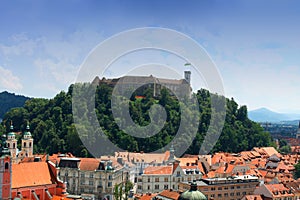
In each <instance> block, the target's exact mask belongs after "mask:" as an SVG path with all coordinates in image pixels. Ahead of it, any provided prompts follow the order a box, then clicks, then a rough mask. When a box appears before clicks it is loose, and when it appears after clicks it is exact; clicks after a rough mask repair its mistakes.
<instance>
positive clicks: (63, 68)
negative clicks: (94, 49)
mask: <svg viewBox="0 0 300 200" xmlns="http://www.w3.org/2000/svg"><path fill="white" fill-rule="evenodd" d="M34 65H35V66H37V67H38V69H39V70H40V75H41V76H42V77H45V78H46V79H47V80H48V81H51V77H52V78H54V80H55V82H54V83H53V84H56V83H61V84H71V83H73V82H74V80H75V78H76V75H77V72H78V68H79V67H78V66H76V65H73V64H71V63H69V62H67V61H65V60H61V61H58V62H55V61H53V60H51V59H45V60H42V59H37V60H35V61H34Z"/></svg>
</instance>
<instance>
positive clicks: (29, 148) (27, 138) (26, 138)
mask: <svg viewBox="0 0 300 200" xmlns="http://www.w3.org/2000/svg"><path fill="white" fill-rule="evenodd" d="M22 153H23V156H25V157H32V156H33V139H32V136H31V133H30V126H29V122H27V126H26V131H25V132H24V134H23V138H22Z"/></svg>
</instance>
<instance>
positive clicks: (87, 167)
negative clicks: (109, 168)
mask: <svg viewBox="0 0 300 200" xmlns="http://www.w3.org/2000/svg"><path fill="white" fill-rule="evenodd" d="M99 162H100V160H98V159H96V158H80V163H79V168H80V170H82V171H95V170H96V169H98V167H99Z"/></svg>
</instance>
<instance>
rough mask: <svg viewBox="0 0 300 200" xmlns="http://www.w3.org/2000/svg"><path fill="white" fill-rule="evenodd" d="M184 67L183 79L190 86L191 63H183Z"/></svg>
mask: <svg viewBox="0 0 300 200" xmlns="http://www.w3.org/2000/svg"><path fill="white" fill-rule="evenodd" d="M184 66H185V67H186V68H187V69H186V70H185V71H184V79H185V80H186V82H188V83H189V84H191V71H190V66H191V63H185V64H184Z"/></svg>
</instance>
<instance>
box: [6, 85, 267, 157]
mask: <svg viewBox="0 0 300 200" xmlns="http://www.w3.org/2000/svg"><path fill="white" fill-rule="evenodd" d="M74 87H75V86H74V85H71V86H70V87H69V89H68V92H64V91H62V92H60V93H59V94H57V95H56V96H55V97H54V98H53V99H41V98H33V99H30V100H28V101H26V103H25V105H24V106H23V107H21V108H13V109H11V110H10V111H9V112H7V113H6V114H5V116H4V119H3V122H2V125H1V126H2V127H0V128H1V129H2V131H1V130H0V131H1V132H5V131H6V132H8V131H9V123H10V121H11V120H12V121H13V125H14V129H15V131H24V130H25V128H26V123H27V121H29V123H30V129H31V133H32V135H33V138H34V144H35V145H34V152H35V153H49V154H52V153H57V152H71V153H73V154H74V155H76V156H82V157H87V156H91V155H90V154H89V152H88V151H87V150H86V149H85V147H84V145H83V144H82V142H81V140H80V139H79V137H78V134H77V131H76V128H75V124H74V120H73V115H72V91H73V88H74ZM80 87H82V88H83V89H84V90H85V89H86V87H89V86H88V85H85V84H83V85H81V86H80ZM112 89H113V88H112V87H110V86H108V85H106V84H100V85H99V86H97V90H96V96H95V108H96V114H97V118H98V121H99V124H100V126H101V128H102V129H103V130H105V131H104V132H105V134H106V135H107V136H108V138H109V139H110V140H111V141H112V142H113V143H114V144H116V145H118V146H119V147H120V148H122V149H126V150H128V151H132V152H134V151H136V152H138V151H144V152H151V151H154V150H157V149H159V148H161V147H163V146H165V145H167V144H168V143H169V142H170V141H171V140H172V139H173V138H174V136H175V135H176V133H177V131H178V128H179V122H180V120H189V119H181V117H182V115H181V113H180V106H182V105H181V104H180V102H179V101H178V99H176V98H174V96H172V95H171V94H170V93H169V92H168V90H167V89H163V90H162V91H161V95H160V96H159V97H156V98H154V97H153V96H152V94H153V91H152V89H151V88H148V89H146V90H144V91H142V93H143V94H142V98H135V94H133V95H132V97H131V98H130V100H129V101H128V102H127V103H129V107H130V115H131V117H132V119H133V121H134V122H135V123H136V124H139V125H141V126H145V125H147V124H149V123H150V122H151V119H150V117H149V108H150V107H151V106H152V105H154V104H160V105H162V106H163V107H164V108H165V109H166V113H167V119H166V123H165V124H164V127H163V128H162V129H161V130H160V131H159V133H158V134H156V135H154V136H151V137H149V138H137V137H133V136H131V135H128V134H126V133H125V132H124V131H122V130H120V129H119V127H118V125H117V124H116V122H115V119H114V118H113V115H112V112H111V109H110V108H111V94H112ZM194 95H196V98H197V99H198V102H199V105H197V104H195V105H194V106H196V105H197V106H199V110H200V116H199V117H200V122H199V126H198V128H197V127H196V128H197V129H198V131H197V134H196V137H195V138H194V139H193V141H191V142H190V143H191V145H190V147H189V148H188V150H187V151H186V153H189V154H198V153H199V148H200V146H201V144H202V141H203V138H204V136H205V134H206V131H207V129H208V127H209V124H210V120H211V113H212V110H211V101H210V100H211V95H212V94H210V93H209V91H207V90H204V89H201V90H199V91H198V92H197V93H196V94H194ZM218 98H224V97H218ZM82 109H86V112H87V114H88V112H89V111H88V108H87V105H85V104H84V103H83V105H82ZM184 112H188V113H190V115H188V116H192V115H194V114H195V113H194V110H193V109H190V107H187V108H185V110H184ZM247 115H248V112H247V107H246V106H240V107H239V106H238V104H237V103H236V102H235V101H234V99H227V98H226V119H225V125H224V128H223V130H222V134H221V136H220V138H219V140H218V142H217V144H216V145H215V146H214V147H213V149H212V151H211V152H216V151H225V152H240V151H243V150H250V149H252V148H253V147H257V146H258V147H259V146H270V145H273V143H272V141H271V136H270V134H269V133H267V132H264V131H263V129H262V128H261V127H260V125H259V124H258V123H255V122H253V121H251V120H249V118H248V116H247ZM217 117H218V116H217ZM117 120H122V119H117ZM83 124H85V123H84V122H83ZM4 125H5V127H4ZM83 128H84V129H85V131H86V132H89V131H90V129H89V127H83ZM129 128H130V127H129ZM187 128H188V127H187ZM191 128H192V127H191ZM4 129H6V130H4ZM154 131H156V130H154ZM19 137H21V136H19ZM19 139H20V138H19Z"/></svg>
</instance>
